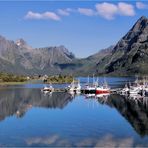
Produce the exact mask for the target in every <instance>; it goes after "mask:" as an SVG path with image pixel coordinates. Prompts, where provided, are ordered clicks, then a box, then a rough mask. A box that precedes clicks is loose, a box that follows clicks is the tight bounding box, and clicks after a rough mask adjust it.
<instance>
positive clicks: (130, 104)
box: [98, 95, 148, 136]
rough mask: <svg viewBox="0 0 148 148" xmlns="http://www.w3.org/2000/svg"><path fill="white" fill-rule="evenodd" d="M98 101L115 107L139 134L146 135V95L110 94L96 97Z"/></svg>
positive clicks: (147, 123) (147, 98)
mask: <svg viewBox="0 0 148 148" xmlns="http://www.w3.org/2000/svg"><path fill="white" fill-rule="evenodd" d="M98 102H99V103H101V104H106V105H108V106H110V107H114V108H116V110H118V111H119V113H120V114H121V115H122V116H123V117H124V118H125V119H126V120H128V122H129V123H130V124H131V125H132V126H133V128H134V129H135V130H136V132H137V133H138V134H139V135H141V136H146V135H148V97H142V96H140V95H138V96H132V97H125V96H121V95H110V96H109V97H108V98H106V97H100V98H98Z"/></svg>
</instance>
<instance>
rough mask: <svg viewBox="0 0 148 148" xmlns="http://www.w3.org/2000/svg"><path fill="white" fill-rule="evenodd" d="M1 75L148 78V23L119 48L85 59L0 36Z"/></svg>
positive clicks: (132, 31)
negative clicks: (137, 76)
mask: <svg viewBox="0 0 148 148" xmlns="http://www.w3.org/2000/svg"><path fill="white" fill-rule="evenodd" d="M0 61H1V63H0V71H6V72H11V73H17V74H49V75H55V74H71V75H76V76H83V75H84V76H86V75H92V74H96V75H104V74H107V75H125V76H126V75H134V74H148V66H147V64H148V19H147V18H146V17H144V16H142V17H141V18H139V19H138V20H137V22H136V23H135V24H134V25H133V27H132V28H131V29H130V30H129V31H128V32H127V33H126V34H125V35H124V36H123V37H122V38H121V39H120V40H119V41H118V42H117V44H116V45H113V46H110V47H108V48H105V49H102V50H99V51H98V52H97V53H95V54H93V55H91V56H88V57H86V58H76V57H75V55H74V54H73V53H71V52H69V50H68V49H67V48H65V46H63V45H61V46H52V47H50V46H49V47H43V48H32V47H31V46H29V45H28V44H27V43H26V42H25V41H24V40H23V39H18V40H17V41H16V42H14V41H11V40H7V39H6V38H4V37H2V36H0Z"/></svg>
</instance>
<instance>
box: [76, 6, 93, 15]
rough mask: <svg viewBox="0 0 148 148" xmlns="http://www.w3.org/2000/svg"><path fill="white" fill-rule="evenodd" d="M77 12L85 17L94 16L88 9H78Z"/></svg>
mask: <svg viewBox="0 0 148 148" xmlns="http://www.w3.org/2000/svg"><path fill="white" fill-rule="evenodd" d="M78 12H79V13H81V14H83V15H86V16H93V15H95V12H94V10H92V9H88V8H78Z"/></svg>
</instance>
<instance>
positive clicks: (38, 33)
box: [0, 0, 148, 57]
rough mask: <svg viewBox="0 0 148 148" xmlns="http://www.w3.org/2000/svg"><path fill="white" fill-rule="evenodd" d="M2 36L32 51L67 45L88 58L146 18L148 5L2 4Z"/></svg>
mask: <svg viewBox="0 0 148 148" xmlns="http://www.w3.org/2000/svg"><path fill="white" fill-rule="evenodd" d="M0 11H1V13H0V35H2V36H4V37H6V38H7V39H10V40H17V39H18V38H23V39H24V40H26V41H27V43H28V44H29V45H31V46H32V47H46V46H59V45H64V46H65V47H67V48H68V49H69V50H70V51H71V52H73V53H74V54H75V55H76V56H77V57H87V56H89V55H91V54H94V53H96V52H98V51H99V50H100V49H102V48H106V47H108V46H110V45H113V44H116V43H117V41H118V40H119V39H120V38H121V37H122V36H123V35H125V33H126V32H127V31H128V30H129V29H130V28H131V27H132V26H133V24H134V23H135V22H136V21H137V19H138V18H140V17H141V16H142V15H145V16H146V17H147V16H148V2H147V1H132V2H130V1H85V0H82V1H68V0H67V1H62V0H60V1H28V2H27V1H26V2H25V1H12V0H11V1H5V2H4V1H0Z"/></svg>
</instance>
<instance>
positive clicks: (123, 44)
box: [114, 16, 148, 52]
mask: <svg viewBox="0 0 148 148" xmlns="http://www.w3.org/2000/svg"><path fill="white" fill-rule="evenodd" d="M146 41H148V19H147V18H146V17H145V16H142V17H140V18H139V19H138V21H137V22H136V23H135V24H134V26H133V27H132V28H131V29H130V30H129V31H128V33H127V34H126V35H125V36H124V37H123V38H121V40H120V41H119V42H118V43H117V44H116V46H115V48H114V52H116V51H117V50H120V51H124V52H127V51H130V50H131V49H132V48H133V46H137V45H138V44H140V43H143V42H146Z"/></svg>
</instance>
